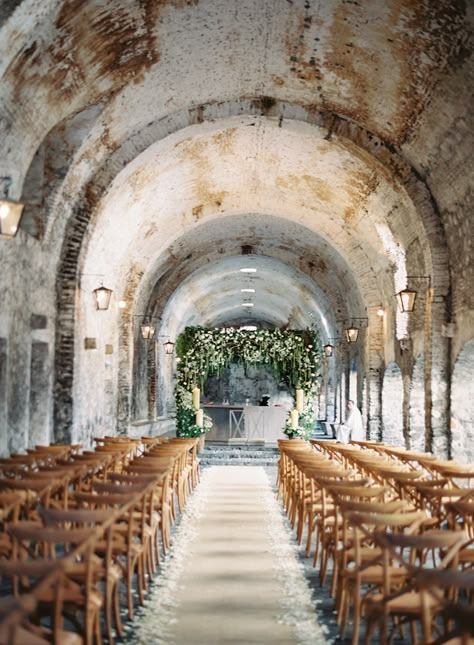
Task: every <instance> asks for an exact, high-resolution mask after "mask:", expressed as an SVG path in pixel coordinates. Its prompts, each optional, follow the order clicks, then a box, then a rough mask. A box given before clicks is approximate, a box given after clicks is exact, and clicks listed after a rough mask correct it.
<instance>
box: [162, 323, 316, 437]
mask: <svg viewBox="0 0 474 645" xmlns="http://www.w3.org/2000/svg"><path fill="white" fill-rule="evenodd" d="M176 355H177V383H176V387H175V398H176V431H177V434H178V436H193V435H197V434H200V433H202V431H203V430H202V429H199V428H198V427H196V425H195V410H194V408H193V400H192V390H193V387H195V386H196V385H197V386H198V387H200V388H201V390H203V388H204V384H205V382H206V381H207V379H208V377H209V376H219V375H220V374H221V373H222V372H223V370H224V369H225V368H226V367H228V366H229V365H230V364H231V363H238V364H239V363H240V364H242V365H249V366H258V365H269V366H271V367H272V368H273V372H274V374H275V377H276V378H278V379H280V380H284V381H285V382H286V383H287V385H288V386H289V387H290V388H295V389H296V388H301V389H302V390H303V392H304V394H305V408H304V410H303V413H302V415H301V417H300V419H301V421H300V426H301V427H302V428H304V425H305V424H306V425H309V424H311V423H314V413H313V409H314V401H315V398H316V396H317V394H318V391H319V383H320V376H321V369H320V367H321V356H322V349H321V342H320V338H319V333H318V332H317V331H316V330H314V329H305V330H282V329H259V330H257V331H248V330H244V329H240V328H234V327H222V328H214V329H210V328H206V327H186V328H185V329H184V331H183V332H182V333H181V334H180V335H179V336H178V338H177V341H176Z"/></svg>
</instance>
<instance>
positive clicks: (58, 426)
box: [46, 97, 449, 441]
mask: <svg viewBox="0 0 474 645" xmlns="http://www.w3.org/2000/svg"><path fill="white" fill-rule="evenodd" d="M264 99H266V97H247V98H244V99H241V100H234V101H228V102H223V103H218V104H213V105H212V106H211V105H205V106H198V107H196V106H195V107H193V108H192V109H189V110H183V111H182V112H180V113H179V114H178V113H177V114H172V115H167V116H166V117H165V118H163V119H159V120H156V121H154V122H151V123H149V124H148V125H147V127H146V128H145V129H144V130H143V131H140V132H135V133H134V135H133V136H131V137H129V138H127V139H125V140H123V141H121V142H117V143H116V145H115V148H112V146H110V148H112V151H111V153H110V155H109V156H108V158H107V159H104V160H103V162H102V163H101V164H100V165H98V166H97V167H96V168H93V169H92V168H91V171H90V174H89V176H88V177H87V178H86V179H85V181H84V183H83V184H82V187H81V188H80V189H79V190H76V191H75V194H76V196H77V197H76V200H75V201H74V202H72V203H71V202H70V194H71V193H70V184H71V182H72V184H74V185H76V178H74V177H72V176H71V177H68V178H66V180H65V182H64V185H63V189H62V192H63V194H64V196H65V197H64V198H63V197H62V196H61V195H59V196H58V199H57V200H55V207H56V211H57V213H60V214H61V218H62V219H63V221H64V220H67V224H66V230H65V235H64V242H63V245H62V249H61V255H60V260H59V265H58V282H57V294H58V308H59V311H60V312H61V313H60V315H59V316H58V320H57V327H56V345H55V346H56V355H55V379H56V380H55V386H54V390H55V395H54V425H55V433H56V440H57V441H68V437H69V432H70V428H71V425H72V415H73V403H72V386H73V371H72V370H73V368H72V367H71V366H72V365H73V364H74V361H73V354H74V323H75V301H74V298H75V296H74V285H75V283H76V281H77V280H76V276H77V274H78V271H79V263H80V253H81V247H82V241H83V239H84V236H85V234H86V231H87V230H88V229H89V228H90V226H91V224H93V221H94V217H95V211H96V206H97V204H98V203H99V200H100V198H101V197H102V195H103V194H104V192H105V190H106V189H107V187H108V186H109V185H110V182H111V181H112V180H113V179H114V177H115V176H116V175H117V174H118V172H120V171H121V170H122V169H123V167H124V166H125V165H126V164H127V163H129V162H130V161H131V160H132V159H133V158H135V157H136V156H137V155H138V154H140V152H142V151H143V150H145V149H146V148H147V147H148V146H150V145H151V144H152V143H154V142H155V141H157V140H159V139H163V138H164V137H166V136H168V135H169V134H171V133H172V132H176V131H177V130H178V129H182V128H184V127H187V126H188V125H194V124H196V123H202V122H203V121H206V120H216V119H219V118H225V117H229V116H230V115H242V114H248V115H261V116H269V117H272V118H275V117H280V118H281V119H283V118H284V119H287V120H290V121H291V120H295V121H296V120H299V121H303V122H306V123H309V124H312V125H316V126H318V127H321V128H325V129H327V131H328V138H330V137H331V136H333V135H337V136H340V137H341V138H346V139H348V140H349V141H351V142H352V143H353V145H354V146H355V148H358V149H360V150H363V151H365V152H366V153H368V154H370V155H372V156H373V157H374V159H376V160H377V161H378V162H379V163H380V164H381V167H382V168H384V169H385V171H386V172H387V173H388V174H390V175H391V176H392V175H394V176H395V177H396V179H397V180H398V181H399V182H400V185H402V186H403V187H404V189H405V190H406V192H407V194H408V195H409V197H410V199H411V200H412V201H413V203H414V205H415V207H416V209H417V211H418V212H419V214H420V226H422V227H423V228H424V230H425V234H426V235H427V237H428V240H429V245H430V257H429V262H430V263H431V257H436V258H439V261H438V262H437V266H436V267H435V266H433V267H431V266H430V268H429V269H430V271H432V272H433V286H436V289H437V291H436V294H437V295H438V293H439V295H445V291H447V289H448V287H449V276H448V274H447V272H446V270H445V267H446V266H447V262H445V261H444V260H445V255H446V247H445V242H444V236H443V232H442V229H441V226H440V223H439V218H438V212H437V207H436V204H435V203H434V200H433V198H432V195H431V193H430V191H429V188H428V186H427V184H426V182H425V181H424V180H423V179H422V178H421V177H420V176H419V175H418V174H417V173H416V171H415V170H414V169H413V168H412V167H411V166H410V164H409V162H407V161H406V160H405V159H404V158H403V157H402V156H401V155H400V153H398V152H396V151H395V150H394V149H393V147H392V146H391V145H390V144H389V143H387V142H384V141H382V140H381V139H379V138H378V137H377V136H375V135H374V134H373V133H371V132H369V131H367V130H365V129H364V128H362V127H361V126H359V125H357V124H355V123H350V122H348V121H346V120H345V119H344V118H342V117H340V116H339V115H336V114H333V113H331V112H324V111H316V110H314V108H313V109H312V108H311V107H310V106H308V107H306V108H305V107H301V106H296V105H293V104H290V103H286V102H282V101H277V100H273V99H272V100H271V101H268V100H264ZM98 156H100V155H98ZM68 202H69V203H68ZM56 219H57V218H56V217H54V214H53V217H51V219H49V218H48V222H49V228H48V231H47V233H46V236H47V237H50V235H51V231H52V230H53V228H54V227H53V224H54V222H55V221H56Z"/></svg>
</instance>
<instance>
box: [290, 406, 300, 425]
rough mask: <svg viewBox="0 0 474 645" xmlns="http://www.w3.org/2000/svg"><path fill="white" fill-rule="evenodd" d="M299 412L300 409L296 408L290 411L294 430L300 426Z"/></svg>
mask: <svg viewBox="0 0 474 645" xmlns="http://www.w3.org/2000/svg"><path fill="white" fill-rule="evenodd" d="M299 416H300V415H299V414H298V410H296V408H295V409H294V410H292V411H291V412H290V419H291V427H292V428H293V430H296V429H297V428H298V420H299Z"/></svg>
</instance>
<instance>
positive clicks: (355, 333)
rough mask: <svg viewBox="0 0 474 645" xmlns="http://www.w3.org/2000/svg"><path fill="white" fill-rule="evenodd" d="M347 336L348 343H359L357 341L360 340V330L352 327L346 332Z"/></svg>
mask: <svg viewBox="0 0 474 645" xmlns="http://www.w3.org/2000/svg"><path fill="white" fill-rule="evenodd" d="M344 331H345V334H346V340H347V342H348V343H357V339H358V338H359V328H358V327H354V325H351V326H350V327H348V328H347V329H345V330H344Z"/></svg>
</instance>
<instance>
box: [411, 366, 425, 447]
mask: <svg viewBox="0 0 474 645" xmlns="http://www.w3.org/2000/svg"><path fill="white" fill-rule="evenodd" d="M425 428H426V424H425V357H424V356H423V354H420V355H419V356H417V358H416V361H415V364H414V366H413V371H412V376H411V382H410V401H409V409H408V432H409V442H410V446H409V447H410V448H411V449H412V450H418V451H421V452H422V451H424V450H426V429H425Z"/></svg>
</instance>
